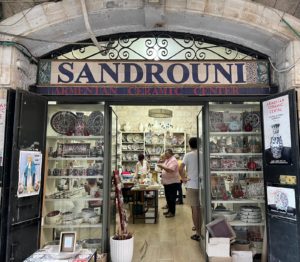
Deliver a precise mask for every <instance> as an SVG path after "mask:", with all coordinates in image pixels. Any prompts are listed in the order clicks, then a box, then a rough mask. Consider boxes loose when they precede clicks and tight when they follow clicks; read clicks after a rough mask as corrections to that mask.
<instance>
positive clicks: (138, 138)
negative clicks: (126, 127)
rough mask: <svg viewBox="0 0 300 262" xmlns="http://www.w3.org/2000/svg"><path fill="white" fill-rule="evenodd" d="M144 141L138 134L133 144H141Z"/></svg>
mask: <svg viewBox="0 0 300 262" xmlns="http://www.w3.org/2000/svg"><path fill="white" fill-rule="evenodd" d="M142 140H143V139H142V137H141V136H140V135H139V134H136V135H134V136H133V142H136V143H139V142H141V141H142Z"/></svg>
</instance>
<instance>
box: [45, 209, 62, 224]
mask: <svg viewBox="0 0 300 262" xmlns="http://www.w3.org/2000/svg"><path fill="white" fill-rule="evenodd" d="M61 218H62V216H61V212H60V211H59V210H54V211H51V212H49V213H48V214H47V215H46V217H45V223H46V224H59V223H60V222H61Z"/></svg>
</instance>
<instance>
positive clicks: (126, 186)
mask: <svg viewBox="0 0 300 262" xmlns="http://www.w3.org/2000/svg"><path fill="white" fill-rule="evenodd" d="M133 186H134V182H123V187H122V195H123V199H124V203H128V202H132V201H133V193H132V192H131V188H133Z"/></svg>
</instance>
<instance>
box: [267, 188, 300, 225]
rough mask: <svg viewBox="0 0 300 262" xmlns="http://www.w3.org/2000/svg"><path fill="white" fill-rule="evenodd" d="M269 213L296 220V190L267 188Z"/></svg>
mask: <svg viewBox="0 0 300 262" xmlns="http://www.w3.org/2000/svg"><path fill="white" fill-rule="evenodd" d="M267 201H268V211H269V212H270V213H272V214H274V215H276V216H280V217H284V218H288V219H293V220H296V194H295V189H294V188H288V187H280V186H267Z"/></svg>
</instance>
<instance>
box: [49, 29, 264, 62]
mask: <svg viewBox="0 0 300 262" xmlns="http://www.w3.org/2000/svg"><path fill="white" fill-rule="evenodd" d="M99 42H100V44H101V45H102V46H103V50H101V51H99V49H98V48H96V47H95V46H93V45H92V44H91V45H90V46H84V47H80V48H78V46H76V47H75V46H73V47H72V46H70V47H68V51H66V48H64V49H62V50H58V51H55V52H52V54H51V58H54V57H55V58H62V59H101V60H102V59H103V60H162V61H168V60H195V61H197V60H256V59H258V58H262V57H260V56H261V55H260V54H258V53H256V52H254V51H252V50H248V49H246V48H241V47H239V46H237V45H234V44H232V43H227V42H226V43H225V42H223V43H222V42H220V43H219V42H217V41H216V40H215V42H214V41H213V40H212V39H208V38H206V37H204V36H197V35H192V34H178V33H177V34H176V33H165V32H151V33H144V34H138V35H132V34H127V35H126V34H121V35H114V36H110V37H108V38H106V39H104V38H103V39H99Z"/></svg>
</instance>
